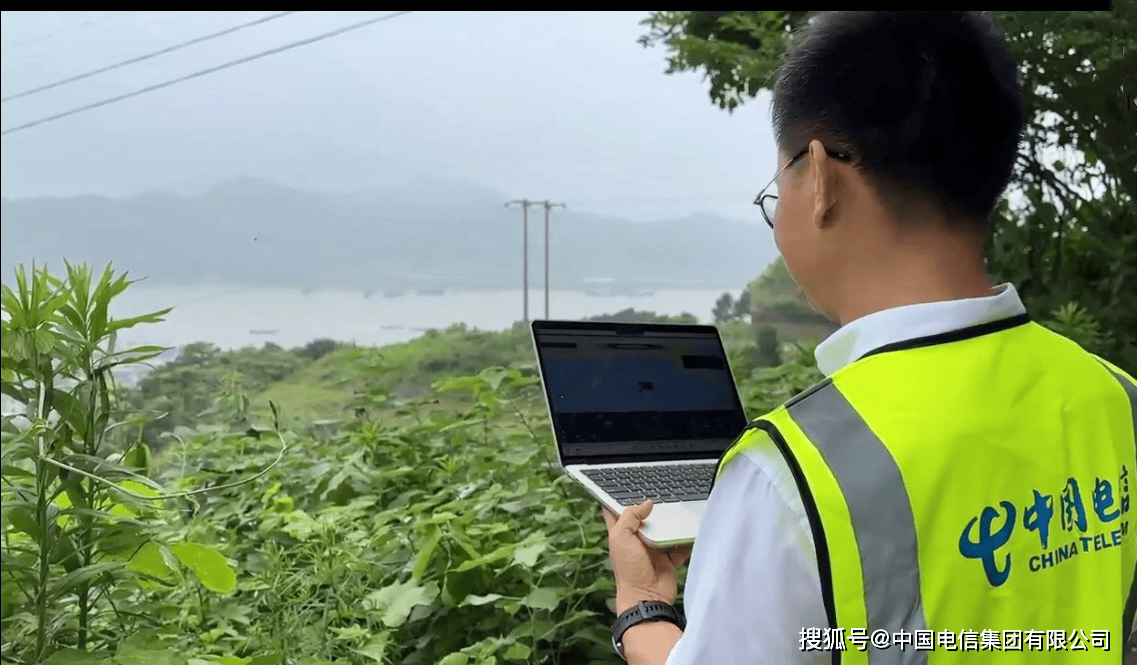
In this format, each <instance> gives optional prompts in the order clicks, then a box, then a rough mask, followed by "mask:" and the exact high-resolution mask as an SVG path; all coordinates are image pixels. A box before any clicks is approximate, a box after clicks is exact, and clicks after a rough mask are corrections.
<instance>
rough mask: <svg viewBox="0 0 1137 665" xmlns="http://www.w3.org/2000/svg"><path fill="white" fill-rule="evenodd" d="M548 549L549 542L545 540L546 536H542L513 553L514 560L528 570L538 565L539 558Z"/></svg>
mask: <svg viewBox="0 0 1137 665" xmlns="http://www.w3.org/2000/svg"><path fill="white" fill-rule="evenodd" d="M548 548H549V542H548V541H547V540H545V534H541V535H540V539H539V540H536V541H535V542H531V543H529V544H527V545H524V546H522V547H518V548H517V550H516V551H514V553H513V560H514V561H515V562H517V563H519V564H521V565H522V566H525V567H526V568H532V567H533V566H534V565H535V564H536V563H537V557H539V556H541V553H543V552H544V551H545V550H546V549H548Z"/></svg>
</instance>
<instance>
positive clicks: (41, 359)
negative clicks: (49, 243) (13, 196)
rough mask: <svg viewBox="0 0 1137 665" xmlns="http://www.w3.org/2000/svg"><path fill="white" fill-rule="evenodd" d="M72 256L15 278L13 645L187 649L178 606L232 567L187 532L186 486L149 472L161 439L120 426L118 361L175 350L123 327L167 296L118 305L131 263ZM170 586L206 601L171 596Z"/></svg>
mask: <svg viewBox="0 0 1137 665" xmlns="http://www.w3.org/2000/svg"><path fill="white" fill-rule="evenodd" d="M66 268H67V276H66V279H59V278H56V277H54V276H52V275H50V274H49V273H48V272H47V271H46V270H44V269H42V268H36V267H35V266H34V265H33V267H32V270H31V274H30V275H29V274H28V273H27V272H26V271H25V270H24V268H23V267H22V266H21V267H19V268H18V269H17V270H16V280H15V283H16V288H15V290H13V289H11V288H9V287H8V286H4V287H3V296H2V301H3V324H2V336H0V339H2V358H3V363H2V373H3V390H4V394H5V395H7V396H9V397H11V398H12V399H14V400H15V401H16V402H18V403H19V404H22V405H24V406H25V407H26V410H25V413H24V414H22V415H6V416H4V417H3V427H2V432H3V453H2V455H3V486H2V489H0V492H2V496H3V512H2V514H3V545H2V558H3V566H2V568H0V584H2V588H3V600H2V603H0V605H2V611H0V626H2V629H3V636H4V642H3V646H2V656H3V659H4V661H5V662H12V661H15V662H31V663H43V662H50V663H89V662H95V661H96V660H105V661H106V662H111V663H118V664H120V665H129V664H131V663H136V662H141V661H143V660H156V661H158V662H166V663H185V662H186V661H185V659H184V657H182V656H180V655H179V653H178V652H177V651H174V650H171V649H170V648H169V645H168V644H166V643H165V642H163V640H162V634H161V631H162V630H163V629H165V628H167V627H168V622H167V619H168V618H169V616H170V615H171V613H177V612H185V613H194V612H197V611H200V609H201V608H200V605H201V603H200V602H199V600H200V599H203V598H205V597H206V596H208V595H209V594H214V593H222V594H223V593H227V592H229V591H230V590H231V589H232V585H233V572H232V570H231V569H230V568H229V566H228V564H227V563H226V561H225V559H224V558H223V557H222V556H221V555H220V554H219V553H218V552H217V551H216V550H215V549H213V548H211V547H208V546H205V545H202V544H199V543H194V542H192V541H186V540H184V539H181V538H178V537H177V534H176V532H175V531H176V530H175V529H174V528H173V526H174V524H175V523H176V521H177V513H176V511H175V510H173V506H172V505H171V502H170V501H169V500H170V499H174V498H177V497H173V496H169V495H163V494H162V489H161V486H160V485H158V484H157V483H155V482H154V481H153V480H151V478H150V474H151V472H152V471H153V464H152V461H151V458H150V450H149V448H147V447H146V446H145V445H143V444H142V443H141V442H138V441H134V442H132V443H129V444H128V445H127V446H125V447H122V446H118V445H115V444H116V439H115V438H114V437H113V436H112V434H113V433H114V430H116V429H118V428H121V427H125V426H127V425H129V424H130V423H129V422H115V421H113V420H112V418H113V416H114V415H115V405H114V403H113V399H114V393H113V390H112V387H113V386H112V384H113V377H112V374H111V372H112V371H113V370H114V368H115V367H119V366H122V365H127V364H132V363H138V362H143V361H145V360H147V359H150V358H153V357H155V356H156V355H157V354H158V353H160V352H161V351H162V350H163V349H161V348H160V347H135V348H130V349H123V350H119V349H116V345H115V342H116V339H117V336H118V333H119V332H120V331H122V330H126V329H128V328H131V327H133V326H135V325H138V324H141V323H152V322H156V321H159V320H161V318H162V316H163V315H165V314H166V313H167V312H168V311H169V310H163V311H161V312H153V313H150V314H146V315H143V316H139V317H135V318H131V319H115V318H112V317H111V316H109V314H108V311H109V304H110V301H111V300H112V299H113V298H114V297H115V296H116V295H118V294H120V293H122V292H123V291H124V290H125V289H126V288H127V287H128V285H129V284H130V282H128V281H127V279H126V276H125V275H122V276H118V277H116V276H115V275H114V272H113V270H112V268H111V267H110V266H108V267H107V269H106V270H105V271H104V272H103V274H102V276H101V277H100V278H99V279H97V280H93V279H92V275H91V272H90V270H89V269H87V268H86V267H85V266H84V267H80V268H76V267H73V266H71V265H67V267H66ZM169 589H180V590H183V591H192V593H195V594H196V595H195V596H194V602H192V603H189V604H187V605H185V606H184V607H181V608H179V607H178V606H177V605H173V604H171V603H170V602H169V594H168V593H167V591H168V590H169ZM108 659H109V660H108Z"/></svg>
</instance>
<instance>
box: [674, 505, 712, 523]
mask: <svg viewBox="0 0 1137 665" xmlns="http://www.w3.org/2000/svg"><path fill="white" fill-rule="evenodd" d="M680 505H682V506H683V507H684V508H686V509H687V510H689V511H691V512H692V513H695V517H698V518H699V519H700V520H702V519H703V516H704V515H706V514H707V502H706V501H692V502H690V503H684V504H680Z"/></svg>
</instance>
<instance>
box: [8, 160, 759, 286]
mask: <svg viewBox="0 0 1137 665" xmlns="http://www.w3.org/2000/svg"><path fill="white" fill-rule="evenodd" d="M511 198H513V197H511V196H508V195H507V194H505V193H503V192H498V191H495V190H493V189H492V188H489V187H484V186H482V185H478V184H475V183H466V182H454V181H449V180H418V181H414V182H411V183H408V184H406V185H404V186H402V187H398V188H384V189H375V190H370V191H362V192H356V193H353V194H321V193H314V192H307V191H302V190H299V189H293V188H289V187H282V186H279V185H275V184H273V183H269V182H265V181H263V180H257V179H254V178H241V179H237V180H232V181H228V182H223V183H220V184H218V185H216V186H214V187H212V188H210V189H208V190H206V191H203V192H199V193H182V194H175V193H170V192H150V193H145V194H139V195H137V196H133V197H129V198H117V199H116V198H106V197H98V196H77V197H71V198H29V199H7V198H6V199H3V201H2V218H3V232H4V238H3V239H4V242H3V245H2V249H0V263H2V266H0V267H2V270H3V275H4V279H5V280H7V279H8V275H10V274H11V271H12V269H13V268H14V266H15V265H16V264H18V263H30V262H31V260H32V259H35V260H37V261H38V262H45V261H47V262H50V263H55V262H57V261H59V260H60V259H61V258H63V257H66V258H67V259H68V260H70V261H72V262H81V261H86V262H90V263H93V264H95V265H102V264H104V263H105V262H107V261H112V260H113V261H114V262H115V264H116V265H117V266H119V267H120V269H124V270H129V271H130V272H131V274H132V275H136V276H147V277H149V279H150V280H152V281H154V282H163V283H181V284H193V283H199V282H202V281H216V282H225V283H235V284H248V285H256V286H291V287H296V288H327V287H337V286H338V287H348V288H363V289H368V288H384V287H390V288H398V287H413V286H417V285H426V284H432V285H437V286H453V287H461V286H480V287H488V288H501V287H508V288H514V287H515V286H516V284H517V281H518V276H519V274H520V273H521V256H519V255H520V253H521V251H520V250H521V246H522V233H521V226H522V224H521V212H520V211H519V210H507V209H504V208H503V203H504V202H505V201H507V200H510V199H511ZM543 242H544V235H543V211H542V210H540V209H537V208H534V209H532V210H530V215H529V249H530V275H531V278H532V279H534V280H539V279H540V275H541V273H542V268H541V266H542V262H543V251H544V250H543ZM551 244H552V251H551V253H552V258H551V264H552V266H553V269H552V280H553V286H554V287H555V288H574V287H579V286H580V285H581V284H583V283H584V280H586V279H589V278H596V277H606V278H611V279H613V280H616V281H619V282H626V283H629V282H632V283H640V284H646V285H651V284H660V285H662V284H671V285H676V286H678V285H683V284H691V285H695V284H699V285H707V286H716V287H717V286H720V285H722V286H725V285H733V284H738V283H742V282H745V281H746V280H748V279H749V278H751V277H752V276H753V274H754V272H755V270H756V268H757V267H758V266H764V265H766V264H767V263H768V262H769V260H770V259H771V258H772V257H773V255H774V249H773V241H772V239H771V238H770V235H769V233H768V230H767V229H765V227H762V226H760V225H757V224H752V223H748V222H742V221H737V220H729V219H724V218H721V217H716V216H710V215H698V216H693V217H687V218H682V219H670V220H660V221H658V222H650V223H640V222H633V221H630V220H627V219H621V218H614V217H605V216H602V215H597V214H591V213H587V212H582V211H577V210H573V209H571V208H570V209H563V210H562V209H558V210H556V211H554V212H553V223H552V232H551ZM536 283H537V282H536V281H534V285H536Z"/></svg>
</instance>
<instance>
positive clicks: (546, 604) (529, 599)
mask: <svg viewBox="0 0 1137 665" xmlns="http://www.w3.org/2000/svg"><path fill="white" fill-rule="evenodd" d="M522 602H523V603H525V605H527V606H529V607H532V608H533V609H535V610H554V609H556V608H557V605H559V604H560V600H559V594H558V593H557V591H556V590H555V589H548V588H538V589H533V590H532V591H530V592H529V595H528V596H526V597H525V600H524V601H522Z"/></svg>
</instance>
